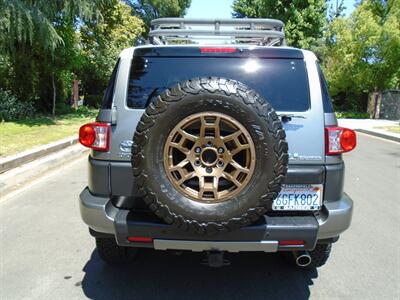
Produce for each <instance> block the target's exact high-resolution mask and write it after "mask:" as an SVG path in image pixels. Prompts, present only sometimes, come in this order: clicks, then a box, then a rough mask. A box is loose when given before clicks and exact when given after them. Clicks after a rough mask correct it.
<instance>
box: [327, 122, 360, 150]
mask: <svg viewBox="0 0 400 300" xmlns="http://www.w3.org/2000/svg"><path fill="white" fill-rule="evenodd" d="M356 145H357V138H356V133H355V131H354V130H351V129H348V128H343V127H325V152H326V154H327V155H335V154H340V153H343V152H348V151H351V150H353V149H354V148H355V147H356Z"/></svg>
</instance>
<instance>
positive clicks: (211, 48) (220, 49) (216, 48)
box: [200, 47, 236, 53]
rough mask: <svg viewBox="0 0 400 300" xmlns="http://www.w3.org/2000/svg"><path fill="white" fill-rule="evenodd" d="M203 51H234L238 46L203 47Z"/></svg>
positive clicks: (201, 49)
mask: <svg viewBox="0 0 400 300" xmlns="http://www.w3.org/2000/svg"><path fill="white" fill-rule="evenodd" d="M200 52H201V53H233V52H236V48H233V47H201V48H200Z"/></svg>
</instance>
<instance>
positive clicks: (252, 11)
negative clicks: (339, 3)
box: [233, 0, 327, 49]
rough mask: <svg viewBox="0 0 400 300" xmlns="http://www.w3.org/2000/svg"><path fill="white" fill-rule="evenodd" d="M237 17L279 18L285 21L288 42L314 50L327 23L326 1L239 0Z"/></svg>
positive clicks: (235, 15)
mask: <svg viewBox="0 0 400 300" xmlns="http://www.w3.org/2000/svg"><path fill="white" fill-rule="evenodd" d="M233 11H234V12H233V16H234V17H236V18H245V17H247V18H276V19H280V20H282V21H283V22H284V23H285V33H286V40H287V43H288V45H290V46H294V47H299V48H305V49H310V48H313V47H315V46H316V45H317V44H318V41H319V39H321V38H322V36H323V30H324V28H325V26H326V12H327V7H326V1H325V0H294V1H291V0H235V1H234V2H233Z"/></svg>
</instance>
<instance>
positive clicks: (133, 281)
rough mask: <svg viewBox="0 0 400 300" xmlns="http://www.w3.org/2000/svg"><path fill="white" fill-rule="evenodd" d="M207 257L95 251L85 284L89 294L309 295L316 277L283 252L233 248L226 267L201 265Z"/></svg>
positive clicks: (195, 296)
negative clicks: (113, 257) (123, 256)
mask: <svg viewBox="0 0 400 300" xmlns="http://www.w3.org/2000/svg"><path fill="white" fill-rule="evenodd" d="M203 257H204V255H203V254H201V253H191V252H188V253H184V254H182V255H179V256H177V255H173V254H170V253H167V252H164V251H155V250H147V249H146V250H143V251H142V252H140V254H139V256H138V258H137V260H136V261H135V262H133V263H131V264H129V265H119V266H109V265H106V264H105V263H103V262H102V261H101V260H100V258H99V256H98V255H97V252H96V251H93V253H92V255H91V257H90V260H89V261H88V262H87V263H86V265H85V266H84V268H83V271H84V272H85V276H84V278H83V281H82V289H83V291H84V293H85V295H86V296H87V297H89V298H91V299H146V300H149V299H174V300H179V299H185V300H186V299H189V300H195V299H229V300H233V299H308V298H309V295H310V291H309V286H310V285H312V284H313V280H312V279H313V278H317V277H318V273H317V271H316V270H315V269H314V270H302V269H298V268H296V267H295V266H294V265H293V264H292V262H291V261H290V262H289V260H287V259H286V257H285V256H283V255H282V254H268V255H267V254H263V253H248V254H247V253H241V254H230V255H228V256H227V257H228V258H229V259H230V261H231V263H232V265H231V266H226V267H222V268H210V267H208V266H204V265H201V264H200V261H201V260H202V258H203Z"/></svg>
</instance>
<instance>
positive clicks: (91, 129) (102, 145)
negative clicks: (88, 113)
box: [79, 122, 110, 151]
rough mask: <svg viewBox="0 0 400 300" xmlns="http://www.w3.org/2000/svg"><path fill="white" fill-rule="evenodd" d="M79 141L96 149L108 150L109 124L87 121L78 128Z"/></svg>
mask: <svg viewBox="0 0 400 300" xmlns="http://www.w3.org/2000/svg"><path fill="white" fill-rule="evenodd" d="M79 142H80V143H81V144H82V145H83V146H85V147H88V148H91V149H93V150H97V151H108V149H109V145H110V124H108V123H97V122H95V123H88V124H85V125H83V126H81V128H80V129H79Z"/></svg>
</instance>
